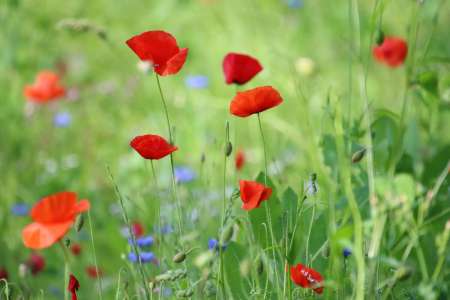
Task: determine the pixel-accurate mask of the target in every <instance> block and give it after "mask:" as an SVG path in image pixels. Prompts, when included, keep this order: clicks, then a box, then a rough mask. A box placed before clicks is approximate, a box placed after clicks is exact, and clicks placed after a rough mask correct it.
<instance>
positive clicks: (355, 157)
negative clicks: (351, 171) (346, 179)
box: [352, 148, 366, 164]
mask: <svg viewBox="0 0 450 300" xmlns="http://www.w3.org/2000/svg"><path fill="white" fill-rule="evenodd" d="M365 155H366V148H362V149H360V150H358V151H356V152H355V153H353V155H352V163H354V164H356V163H359V162H360V161H361V159H363V158H364V156H365Z"/></svg>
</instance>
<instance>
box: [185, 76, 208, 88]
mask: <svg viewBox="0 0 450 300" xmlns="http://www.w3.org/2000/svg"><path fill="white" fill-rule="evenodd" d="M184 82H185V84H186V86H187V87H188V88H191V89H205V88H207V87H208V83H209V80H208V77H207V76H205V75H188V76H186V79H185V80H184Z"/></svg>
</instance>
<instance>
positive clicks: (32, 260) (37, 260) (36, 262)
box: [26, 253, 45, 275]
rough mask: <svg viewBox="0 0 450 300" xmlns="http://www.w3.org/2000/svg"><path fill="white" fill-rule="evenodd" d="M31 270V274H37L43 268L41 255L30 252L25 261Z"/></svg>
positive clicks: (43, 260)
mask: <svg viewBox="0 0 450 300" xmlns="http://www.w3.org/2000/svg"><path fill="white" fill-rule="evenodd" d="M26 265H27V266H28V268H29V269H30V271H31V274H33V275H37V274H38V273H39V272H41V271H42V270H43V269H44V268H45V259H44V257H43V256H42V255H39V254H37V253H31V254H30V257H29V258H28V261H27V263H26Z"/></svg>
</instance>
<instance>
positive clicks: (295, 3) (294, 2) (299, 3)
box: [283, 0, 304, 8]
mask: <svg viewBox="0 0 450 300" xmlns="http://www.w3.org/2000/svg"><path fill="white" fill-rule="evenodd" d="M283 1H284V2H285V3H286V4H287V6H289V7H290V8H302V7H303V5H304V3H303V0H283Z"/></svg>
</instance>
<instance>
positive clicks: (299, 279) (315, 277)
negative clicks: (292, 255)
mask: <svg viewBox="0 0 450 300" xmlns="http://www.w3.org/2000/svg"><path fill="white" fill-rule="evenodd" d="M291 279H292V281H293V282H294V283H295V284H297V285H299V286H301V287H303V288H311V289H313V290H314V292H316V293H317V294H322V292H323V286H322V282H323V278H322V275H320V273H319V272H317V271H315V270H313V269H310V268H307V267H305V266H304V265H302V264H297V265H296V266H292V267H291Z"/></svg>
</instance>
